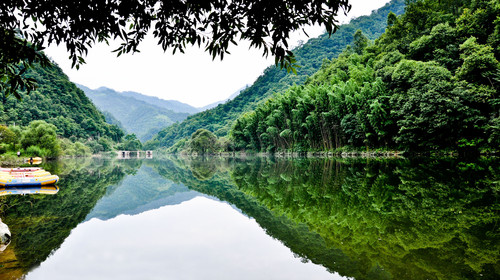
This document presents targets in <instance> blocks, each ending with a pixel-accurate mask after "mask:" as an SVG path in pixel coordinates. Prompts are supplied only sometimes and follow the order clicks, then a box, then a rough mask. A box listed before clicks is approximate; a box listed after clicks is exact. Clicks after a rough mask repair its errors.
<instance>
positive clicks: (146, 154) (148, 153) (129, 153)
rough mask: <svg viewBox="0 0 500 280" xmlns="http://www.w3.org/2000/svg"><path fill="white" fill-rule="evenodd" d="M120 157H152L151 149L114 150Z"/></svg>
mask: <svg viewBox="0 0 500 280" xmlns="http://www.w3.org/2000/svg"><path fill="white" fill-rule="evenodd" d="M116 155H117V156H118V158H120V159H131V158H153V151H116Z"/></svg>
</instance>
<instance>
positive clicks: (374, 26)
mask: <svg viewBox="0 0 500 280" xmlns="http://www.w3.org/2000/svg"><path fill="white" fill-rule="evenodd" d="M403 8H404V0H393V1H391V2H390V3H388V4H387V5H385V6H384V7H382V8H380V9H379V10H377V11H374V12H373V13H372V14H371V15H370V16H362V17H359V18H356V19H353V20H351V22H350V23H349V24H345V25H342V26H340V28H339V29H338V30H337V31H336V33H335V34H333V35H332V36H329V35H328V34H323V35H322V36H320V37H318V38H313V39H310V40H309V41H308V42H307V43H305V44H303V45H300V46H298V47H297V48H295V49H294V50H293V52H294V55H295V58H296V60H297V64H298V65H300V68H298V69H297V74H292V73H287V72H286V71H283V70H280V69H279V68H277V67H274V66H271V67H268V68H267V69H266V70H264V73H263V74H262V75H261V76H260V77H259V78H258V79H257V80H256V81H255V83H254V84H253V85H252V86H250V87H248V88H247V89H245V90H243V91H242V92H241V93H240V94H239V95H238V96H237V97H236V98H234V99H233V100H231V101H229V102H227V103H225V104H221V105H219V106H217V107H216V108H213V109H211V110H207V111H204V112H201V113H198V114H195V115H192V116H189V117H188V118H187V120H185V121H183V122H181V123H179V124H174V125H172V126H170V127H167V128H164V129H163V130H161V131H160V132H159V133H158V135H156V136H155V137H154V138H153V139H152V140H151V141H150V142H149V143H148V144H147V146H148V147H150V148H151V147H160V146H163V147H165V146H166V147H169V146H172V145H173V144H174V143H175V142H176V141H178V140H180V139H182V138H187V137H190V135H191V134H192V133H194V132H195V131H196V130H198V129H200V128H204V129H207V130H210V131H212V132H213V133H215V134H216V135H217V136H225V135H227V134H228V133H229V131H230V128H231V126H232V125H233V123H234V121H235V120H236V119H237V118H238V117H239V116H240V115H241V114H242V113H244V112H248V111H250V110H253V109H255V107H256V106H257V105H258V104H260V103H262V102H264V101H265V100H266V99H267V98H269V97H270V96H271V95H272V94H273V93H275V92H279V91H283V90H286V89H287V88H288V87H290V86H292V85H294V84H302V83H303V82H304V81H305V80H306V78H307V77H308V76H310V75H312V74H314V73H315V72H316V71H317V70H318V69H320V67H321V65H322V62H323V60H324V59H332V58H333V57H336V56H337V55H338V54H339V53H341V51H342V50H343V49H344V48H345V47H346V46H347V45H348V44H351V43H352V40H353V34H354V32H355V31H356V30H357V29H362V30H363V32H364V33H365V35H366V36H367V37H368V38H369V39H375V38H377V37H379V36H380V35H381V34H382V33H383V32H384V30H385V28H386V18H387V14H388V13H389V12H390V11H392V12H394V13H396V14H401V13H402V12H403Z"/></svg>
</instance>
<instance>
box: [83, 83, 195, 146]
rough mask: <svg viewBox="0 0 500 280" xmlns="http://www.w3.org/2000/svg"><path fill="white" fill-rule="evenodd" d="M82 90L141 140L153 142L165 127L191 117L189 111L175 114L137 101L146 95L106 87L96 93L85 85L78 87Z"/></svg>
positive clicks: (96, 90)
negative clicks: (155, 135)
mask: <svg viewBox="0 0 500 280" xmlns="http://www.w3.org/2000/svg"><path fill="white" fill-rule="evenodd" d="M78 87H80V88H81V89H82V90H83V91H84V92H85V94H86V95H87V96H88V97H89V98H90V99H92V101H93V102H94V104H96V106H97V107H98V108H99V109H101V110H102V111H104V112H109V113H110V114H111V115H112V116H113V117H114V118H115V119H116V120H118V122H119V124H121V125H122V126H123V127H124V128H125V130H126V131H127V132H128V133H134V134H136V136H137V138H138V139H139V140H141V141H146V140H148V139H150V138H151V137H152V136H153V135H154V134H155V133H156V132H157V131H159V130H160V129H161V128H162V127H165V126H169V125H171V124H173V123H174V122H179V121H182V120H184V119H185V118H186V117H187V116H188V115H189V113H186V112H184V113H179V112H174V111H172V110H168V109H165V108H164V107H160V106H156V105H153V104H150V103H148V102H145V101H142V100H139V99H136V98H135V97H138V96H144V95H141V94H138V93H134V94H130V92H129V93H128V94H123V93H120V92H117V91H115V90H113V89H110V88H106V87H100V88H98V89H95V90H92V89H90V88H88V87H86V86H83V85H78ZM132 96H135V97H132ZM179 103H180V102H179ZM180 104H182V103H180ZM184 105H186V104H184ZM187 106H189V105H187Z"/></svg>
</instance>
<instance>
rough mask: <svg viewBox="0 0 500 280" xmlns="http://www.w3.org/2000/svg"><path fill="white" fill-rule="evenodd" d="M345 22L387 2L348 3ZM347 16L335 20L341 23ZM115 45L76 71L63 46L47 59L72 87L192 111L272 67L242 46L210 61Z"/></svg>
mask: <svg viewBox="0 0 500 280" xmlns="http://www.w3.org/2000/svg"><path fill="white" fill-rule="evenodd" d="M350 2H351V4H352V10H351V12H350V13H349V14H348V18H352V17H358V16H361V15H367V14H370V12H371V11H372V10H376V9H378V8H380V7H382V6H383V5H384V4H385V3H387V2H389V0H351V1H350ZM348 18H346V17H344V16H342V17H339V20H340V21H341V22H347V21H348ZM324 30H325V29H324V27H322V26H311V27H308V28H306V31H307V33H308V34H309V36H310V37H311V38H312V37H317V36H319V35H321V34H322V33H323V32H324ZM299 40H303V41H307V40H308V38H307V36H306V35H305V34H303V33H302V32H300V33H296V34H293V37H292V42H294V44H296V42H298V41H299ZM119 44H120V42H118V41H117V42H110V46H107V45H105V44H98V45H95V46H94V47H93V48H92V49H91V50H89V53H88V56H87V57H86V58H85V60H86V62H87V64H85V65H83V66H82V67H80V70H76V69H72V68H71V61H70V60H69V59H68V57H69V54H68V53H67V52H66V48H65V47H64V46H62V45H61V46H50V47H49V48H47V49H46V51H45V53H46V54H47V55H49V56H50V57H51V58H52V59H53V60H54V61H55V62H57V64H58V65H59V66H60V67H61V68H62V69H63V71H64V72H65V73H66V74H67V75H68V76H69V78H70V80H71V81H72V82H75V83H79V84H82V85H85V86H87V87H89V88H92V89H95V88H98V87H101V86H105V87H109V88H112V89H115V90H117V91H136V92H139V93H142V94H145V95H151V96H157V97H159V98H162V99H167V100H169V99H173V100H178V101H181V102H184V103H187V104H190V105H192V106H195V107H202V106H205V105H207V104H210V103H213V102H216V101H219V100H224V99H226V98H227V97H229V96H230V95H231V94H233V93H234V92H235V91H237V90H238V89H240V88H242V87H244V86H245V85H247V84H249V85H251V84H252V83H253V82H254V81H255V79H257V77H258V76H260V75H261V74H262V72H263V71H264V69H265V68H266V67H268V66H270V65H272V64H274V57H271V56H269V57H267V58H265V57H262V52H261V50H258V49H248V46H249V44H248V43H247V42H240V43H239V44H238V46H230V48H229V51H230V52H231V55H227V56H224V60H223V61H220V59H218V58H216V59H215V60H214V61H212V57H211V56H210V55H209V54H208V53H205V52H204V51H203V50H202V49H198V48H197V47H191V48H188V49H187V50H186V52H185V54H182V53H179V52H177V53H176V54H175V55H172V53H171V51H170V50H167V52H163V50H162V48H161V47H160V46H158V45H157V42H156V41H155V39H154V38H153V37H152V36H150V37H148V38H146V39H145V40H144V41H143V42H142V43H141V45H140V46H139V50H140V51H141V52H140V53H135V54H125V55H122V56H120V57H118V58H117V57H116V54H115V53H111V51H112V50H113V49H116V48H117V46H119Z"/></svg>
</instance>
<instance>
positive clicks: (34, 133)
mask: <svg viewBox="0 0 500 280" xmlns="http://www.w3.org/2000/svg"><path fill="white" fill-rule="evenodd" d="M56 130H57V128H56V127H55V126H54V125H53V124H49V123H47V122H45V121H40V120H39V121H32V122H31V123H30V125H29V126H28V127H27V129H26V131H25V132H24V133H23V138H22V139H21V145H22V147H23V148H24V149H28V148H29V147H31V146H36V147H39V148H40V149H42V151H43V153H45V154H43V155H41V156H47V157H57V156H58V155H59V154H60V152H61V151H60V146H59V141H58V139H57V134H56Z"/></svg>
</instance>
